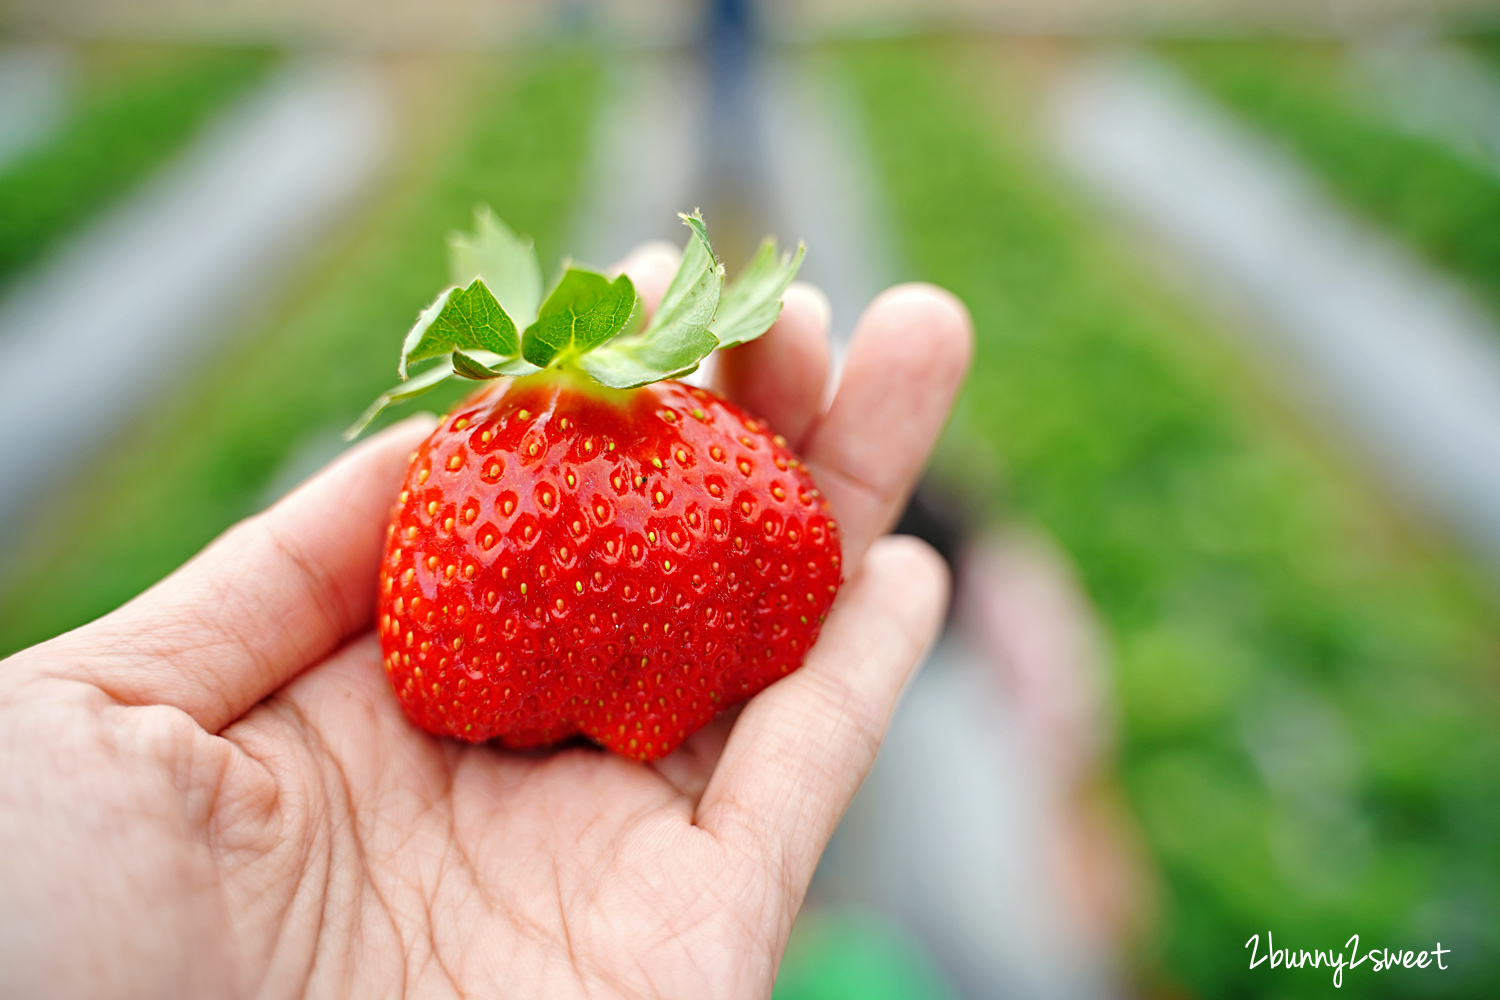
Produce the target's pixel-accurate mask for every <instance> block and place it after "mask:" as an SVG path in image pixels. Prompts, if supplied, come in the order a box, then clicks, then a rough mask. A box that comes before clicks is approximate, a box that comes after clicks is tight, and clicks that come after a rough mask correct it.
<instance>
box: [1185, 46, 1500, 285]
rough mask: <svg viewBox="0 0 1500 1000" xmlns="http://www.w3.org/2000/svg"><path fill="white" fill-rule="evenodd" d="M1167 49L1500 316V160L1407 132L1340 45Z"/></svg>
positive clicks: (1236, 109) (1363, 210) (1353, 203)
mask: <svg viewBox="0 0 1500 1000" xmlns="http://www.w3.org/2000/svg"><path fill="white" fill-rule="evenodd" d="M1162 52H1163V53H1164V54H1166V55H1167V56H1168V57H1169V58H1170V59H1172V61H1173V62H1175V63H1176V64H1177V65H1178V66H1179V67H1181V68H1182V69H1184V70H1186V71H1187V72H1188V73H1189V75H1190V76H1191V77H1192V79H1193V80H1194V81H1195V82H1197V83H1198V84H1199V85H1201V86H1202V87H1204V88H1205V89H1206V90H1207V91H1208V92H1209V93H1211V94H1212V95H1213V96H1214V97H1216V98H1217V99H1219V100H1221V101H1223V102H1224V103H1225V104H1226V105H1227V106H1228V107H1229V108H1230V109H1232V110H1233V111H1234V112H1235V113H1237V114H1239V115H1241V116H1243V117H1244V118H1245V119H1246V120H1248V121H1249V122H1251V123H1252V124H1254V125H1255V126H1257V127H1259V128H1260V129H1262V130H1263V131H1264V132H1265V133H1266V134H1267V135H1268V136H1270V137H1272V138H1273V139H1275V140H1277V141H1279V142H1281V143H1283V144H1285V145H1286V146H1287V147H1288V148H1289V149H1290V150H1291V152H1292V153H1294V154H1295V155H1296V156H1297V158H1298V159H1299V160H1301V161H1302V162H1303V163H1305V164H1306V165H1307V166H1309V167H1310V168H1312V170H1314V171H1315V172H1316V173H1317V174H1318V175H1319V177H1320V178H1321V179H1322V180H1323V181H1324V183H1326V184H1327V185H1328V186H1329V188H1330V189H1331V190H1332V191H1333V192H1334V193H1335V194H1336V195H1337V196H1339V197H1340V198H1341V199H1342V200H1343V201H1345V202H1346V203H1348V204H1349V205H1350V206H1351V207H1352V208H1354V209H1355V210H1356V211H1358V212H1360V213H1362V214H1363V215H1365V216H1366V217H1368V218H1369V219H1371V220H1372V221H1374V222H1376V223H1377V224H1379V225H1381V226H1384V227H1385V228H1387V229H1389V230H1390V231H1392V232H1394V233H1395V234H1396V235H1398V236H1400V237H1402V238H1404V239H1405V240H1407V241H1408V242H1409V243H1410V244H1411V245H1412V246H1414V247H1416V248H1417V249H1419V250H1420V251H1422V252H1423V253H1425V254H1426V255H1427V256H1428V258H1429V259H1430V260H1432V261H1433V263H1435V264H1437V265H1438V266H1439V267H1442V268H1444V269H1447V270H1449V271H1451V272H1452V273H1454V274H1455V275H1457V276H1459V277H1461V278H1463V279H1465V280H1467V281H1468V283H1469V284H1470V286H1471V287H1472V288H1473V289H1474V290H1475V291H1476V292H1477V293H1478V294H1479V295H1480V296H1481V297H1483V298H1485V299H1486V300H1487V301H1488V303H1489V305H1490V306H1491V307H1493V308H1495V309H1497V310H1500V161H1497V162H1492V163H1489V164H1486V163H1484V162H1483V161H1482V157H1479V156H1473V157H1468V156H1463V155H1460V153H1459V152H1458V151H1456V150H1454V149H1452V148H1450V147H1449V146H1448V145H1446V144H1444V143H1443V142H1442V141H1439V140H1438V139H1435V138H1429V137H1426V136H1420V135H1415V134H1412V133H1411V132H1409V131H1405V130H1403V129H1402V128H1401V127H1399V126H1398V124H1397V122H1396V116H1395V115H1394V114H1392V113H1391V112H1390V111H1389V110H1388V109H1387V108H1385V107H1384V106H1383V105H1382V102H1381V100H1379V99H1378V98H1376V97H1374V96H1372V95H1371V94H1370V93H1369V92H1368V91H1369V89H1370V88H1368V87H1365V86H1362V85H1361V82H1360V78H1359V76H1358V75H1357V73H1356V72H1355V71H1354V70H1353V67H1352V66H1351V61H1350V57H1349V55H1348V54H1347V53H1346V51H1345V49H1344V48H1343V47H1341V46H1338V45H1335V44H1331V43H1326V42H1275V43H1268V42H1245V41H1215V42H1181V43H1175V44H1171V45H1166V46H1163V47H1162ZM1453 99H1454V100H1460V99H1461V95H1454V96H1453ZM1474 138H1475V139H1476V140H1477V139H1479V137H1478V136H1475V137H1474ZM1491 155H1500V151H1492V154H1491Z"/></svg>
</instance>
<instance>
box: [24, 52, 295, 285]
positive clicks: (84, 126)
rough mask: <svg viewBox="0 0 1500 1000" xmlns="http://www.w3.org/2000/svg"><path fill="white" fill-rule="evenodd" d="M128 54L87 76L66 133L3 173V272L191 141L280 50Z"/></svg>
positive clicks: (40, 251)
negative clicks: (117, 65)
mask: <svg viewBox="0 0 1500 1000" xmlns="http://www.w3.org/2000/svg"><path fill="white" fill-rule="evenodd" d="M142 48H143V49H144V48H146V47H142ZM117 61H118V60H117ZM128 63H129V65H128V66H127V67H126V68H124V69H123V70H116V71H115V72H113V73H109V74H108V76H107V79H105V80H101V81H87V80H86V81H85V82H84V86H83V87H82V90H83V93H82V95H81V96H80V100H79V102H78V106H77V107H75V108H74V109H73V111H72V113H71V114H70V115H69V117H68V120H67V122H66V123H65V124H64V126H63V128H62V130H61V132H60V133H59V134H58V135H57V136H56V137H54V138H53V140H52V141H51V142H49V143H47V144H45V145H43V146H41V147H39V148H38V149H35V150H33V151H31V152H30V153H28V154H26V155H25V156H23V157H21V158H20V159H19V160H17V161H16V162H15V163H12V164H11V165H10V166H9V167H8V168H7V169H6V170H5V171H4V172H3V173H0V279H3V278H5V277H7V276H8V275H10V274H11V273H12V272H14V271H15V270H16V269H17V268H19V267H22V266H23V265H25V264H28V263H30V262H31V261H33V260H35V259H37V258H38V257H40V256H41V255H42V254H43V253H44V252H45V251H46V250H47V249H48V248H49V247H50V246H52V245H53V243H54V242H56V240H57V239H58V238H59V237H61V236H63V235H64V234H66V233H67V232H68V231H69V230H71V229H72V228H73V227H74V226H76V225H78V224H79V223H80V222H81V221H83V220H84V219H87V218H88V217H89V216H91V215H93V214H95V213H96V212H98V211H99V210H100V209H102V208H104V207H106V206H107V205H109V204H110V203H111V202H112V201H114V200H115V199H116V198H118V197H120V195H122V194H124V193H125V192H126V191H128V190H129V189H130V188H131V187H132V186H134V185H135V184H137V183H139V182H140V181H141V180H142V179H143V178H145V177H146V176H147V175H148V174H149V173H150V172H151V171H152V170H153V169H154V168H156V167H157V166H158V165H160V164H161V163H162V162H163V161H164V160H166V159H167V158H169V157H170V156H171V155H172V154H173V153H175V152H176V151H177V150H179V149H180V148H181V147H183V146H184V145H185V144H186V143H187V142H188V141H189V140H190V139H191V138H192V137H193V136H194V135H195V134H196V133H197V132H198V130H199V129H200V128H201V127H202V125H203V124H204V122H205V121H207V119H208V118H209V117H210V116H211V115H213V114H214V113H215V112H216V111H218V110H219V109H220V108H222V107H223V106H224V104H225V103H226V102H227V101H229V100H230V99H232V98H234V97H235V96H237V95H239V94H240V93H242V92H244V91H245V90H247V89H248V88H249V87H250V85H251V84H253V83H255V82H256V81H257V80H259V79H260V78H261V77H262V76H263V75H264V74H265V71H266V69H267V67H268V66H269V65H270V63H271V54H270V53H269V52H265V51H261V50H254V49H201V48H167V49H162V48H157V47H152V48H149V49H147V50H146V51H144V52H142V53H141V54H140V57H139V58H136V59H131V60H128Z"/></svg>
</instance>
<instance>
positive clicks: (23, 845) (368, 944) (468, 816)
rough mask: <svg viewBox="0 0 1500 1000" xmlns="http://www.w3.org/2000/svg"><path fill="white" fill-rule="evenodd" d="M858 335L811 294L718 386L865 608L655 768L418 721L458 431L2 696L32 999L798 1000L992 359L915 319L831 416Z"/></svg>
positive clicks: (871, 357) (379, 444)
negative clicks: (818, 494) (388, 538)
mask: <svg viewBox="0 0 1500 1000" xmlns="http://www.w3.org/2000/svg"><path fill="white" fill-rule="evenodd" d="M674 267H675V261H674V260H673V259H672V257H671V255H669V254H667V253H665V252H664V251H662V250H659V249H654V248H648V249H646V250H643V251H641V252H638V253H637V254H636V255H635V256H633V257H632V258H631V260H630V261H628V262H627V264H626V270H627V271H628V272H629V273H630V274H631V276H632V278H633V279H635V281H636V283H637V285H638V287H639V288H640V289H641V290H642V294H643V296H644V297H645V298H646V299H647V300H648V301H654V299H656V298H659V296H660V294H661V291H662V290H663V289H664V288H665V285H666V282H667V280H668V279H669V278H670V275H671V273H672V270H673V269H674ZM826 328H827V307H826V305H825V304H824V303H823V300H822V298H821V296H819V295H818V294H817V293H816V292H815V291H812V290H811V289H809V288H807V287H800V286H794V287H793V289H792V290H791V291H790V292H789V293H788V295H787V299H786V307H785V310H784V312H783V314H782V317H781V319H780V320H778V322H777V324H776V326H775V327H773V328H772V330H771V331H770V332H768V333H767V334H766V335H765V336H763V337H762V338H760V339H759V340H756V341H753V342H751V343H750V344H747V345H745V346H743V347H740V348H736V349H735V350H734V351H732V352H729V353H728V354H727V355H726V356H725V357H724V358H723V359H722V362H721V364H720V366H719V371H718V373H717V377H718V379H719V381H720V385H719V388H720V390H721V391H724V392H726V393H727V394H728V395H730V396H731V397H732V398H735V399H736V400H737V401H738V402H740V403H741V404H742V405H744V406H746V407H747V408H748V409H750V410H752V411H754V412H757V413H759V414H760V415H761V416H764V417H766V418H767V419H768V420H769V421H770V422H771V424H772V425H773V426H774V427H776V428H777V429H778V430H779V431H780V432H781V433H783V434H784V435H785V436H786V437H787V438H788V440H790V441H791V442H792V443H793V446H794V448H795V449H796V450H798V451H799V453H800V454H802V455H803V456H804V457H805V458H806V459H807V462H808V464H809V465H810V466H811V468H812V471H813V475H814V476H815V477H816V479H817V481H818V483H819V486H820V487H821V489H822V491H823V493H824V495H825V496H826V497H827V498H828V500H829V503H830V504H831V505H832V508H833V513H834V515H835V517H837V518H838V520H839V523H840V528H841V534H842V538H843V545H844V553H845V573H846V583H845V585H844V588H843V590H842V592H841V593H840V594H839V597H838V601H837V602H836V604H835V606H834V610H833V612H832V614H831V615H830V617H829V620H828V622H827V624H826V626H825V627H824V630H823V633H822V637H821V638H820V640H819V641H818V643H817V645H816V646H815V647H814V648H813V650H812V651H811V654H810V655H809V657H808V659H807V662H806V665H805V666H804V667H803V668H802V669H801V670H799V671H797V672H795V673H793V674H791V675H790V676H788V677H786V678H784V679H782V680H781V681H778V682H777V683H776V684H773V685H772V686H771V687H769V688H767V689H766V690H765V691H763V692H762V693H761V694H759V695H757V696H756V697H755V698H753V699H752V700H751V701H749V702H748V703H747V704H746V705H745V706H744V707H743V709H742V710H739V711H734V710H731V711H729V712H726V713H724V714H723V715H721V716H720V717H719V718H718V719H717V720H715V721H714V722H713V723H711V724H710V725H709V726H708V727H706V728H705V729H703V730H701V731H700V732H698V733H696V734H695V735H693V736H692V737H691V738H690V739H689V740H688V741H687V743H686V744H684V745H683V747H681V748H680V749H679V750H678V751H677V752H675V753H673V754H671V755H670V756H668V757H666V758H664V759H662V760H661V761H658V762H657V763H656V764H655V765H642V764H636V763H631V762H629V761H626V760H624V759H622V758H619V757H616V756H614V755H612V754H608V753H605V752H602V751H599V750H594V749H589V748H581V747H572V748H568V749H562V750H558V751H554V752H550V753H539V754H515V753H510V752H506V751H503V750H500V749H497V748H495V747H492V746H485V745H482V746H470V745H465V744H461V743H457V742H453V741H449V740H443V739H437V738H434V737H432V736H429V735H428V734H426V733H424V732H422V731H420V730H418V729H417V728H415V727H414V726H413V725H411V724H410V723H409V722H408V721H407V719H406V718H405V716H404V715H403V714H402V712H401V709H400V707H399V705H398V704H397V701H396V698H395V696H394V694H393V693H392V692H391V691H390V689H389V685H388V682H387V681H386V678H385V676H384V673H383V671H382V670H381V669H380V652H379V646H378V643H377V641H376V639H375V637H374V635H373V633H372V631H371V617H372V609H373V607H374V591H375V585H374V581H375V577H376V570H377V564H378V560H379V558H380V552H381V543H382V540H383V534H384V528H385V524H386V520H387V516H388V512H389V504H390V501H391V498H392V496H393V495H394V493H395V491H396V489H397V487H398V484H399V481H400V479H401V476H402V474H403V472H404V470H405V465H406V462H407V456H408V455H409V453H410V452H411V450H412V449H413V448H414V447H415V446H416V445H417V443H418V442H419V441H420V440H421V439H422V438H423V436H425V435H426V434H427V433H428V432H429V431H430V430H431V428H432V426H433V423H432V421H431V419H430V418H422V417H418V418H412V419H411V420H408V421H406V422H404V423H401V424H398V425H396V426H395V427H392V428H391V429H389V430H388V431H386V432H385V433H383V434H381V435H379V436H377V437H375V438H374V439H372V440H370V441H368V442H366V443H365V444H363V445H361V446H359V447H357V448H355V449H352V450H351V451H350V452H348V453H347V454H345V455H344V456H343V457H342V458H341V459H339V460H338V461H337V462H335V463H333V464H332V465H331V466H330V467H328V468H327V469H325V470H324V471H323V472H321V473H320V474H319V475H317V476H316V477H314V478H313V479H311V480H310V481H308V482H307V483H306V484H304V485H303V486H302V487H300V488H299V489H298V490H296V491H295V492H293V493H292V494H291V495H289V496H288V497H286V498H285V499H284V500H282V501H281V502H279V503H278V504H276V505H275V506H274V507H272V508H271V509H270V510H268V511H266V512H264V513H262V514H260V515H257V516H256V517H253V518H250V519H248V520H246V521H244V522H242V523H240V524H239V525H237V526H235V527H234V528H232V529H230V530H229V531H228V532H226V533H225V534H224V535H223V536H222V537H221V538H219V539H218V540H217V541H215V542H214V543H213V544H212V545H210V546H209V547H208V548H207V549H205V550H204V551H203V552H202V553H201V554H199V555H198V556H197V557H196V558H194V559H193V560H192V561H191V562H189V563H188V564H187V565H185V566H184V567H182V568H181V569H180V570H178V571H177V572H176V573H174V574H173V575H172V576H170V577H168V578H167V579H166V580H164V581H162V582H161V583H160V584H158V585H157V586H156V587H154V588H152V589H151V590H149V591H147V592H146V593H145V594H142V595H141V596H140V597H138V598H136V599H135V600H134V601H132V602H130V603H129V604H127V605H125V606H124V607H122V608H120V609H119V610H118V611H116V612H114V613H112V614H110V615H108V616H106V617H104V618H102V619H100V620H98V621H96V622H94V623H92V624H90V625H87V626H84V627H83V628H80V629H77V630H75V631H73V632H70V633H68V634H66V635H64V636H60V637H58V638H56V639H53V640H51V641H50V642H46V643H43V644H41V645H39V646H35V647H33V648H31V649H28V650H25V651H24V652H22V653H19V654H17V655H16V656H14V657H12V658H11V659H9V660H7V661H5V663H4V664H3V665H0V913H3V916H0V995H4V996H6V997H27V996H46V997H70V996H87V997H90V998H101V997H110V996H121V997H168V996H189V997H209V996H215V997H217V996H250V995H254V996H265V997H274V996H287V995H290V996H296V995H337V996H343V995H359V996H365V995H395V994H398V993H399V994H401V995H406V994H407V993H414V994H417V995H422V996H429V995H430V996H445V995H455V996H456V995H479V996H505V997H531V996H536V997H549V998H558V997H569V996H585V995H587V996H590V997H604V996H611V997H613V996H620V997H636V996H652V997H692V998H701V997H726V998H727V997H765V996H767V995H769V993H770V990H771V985H772V982H773V980H774V978H775V975H776V970H777V967H778V964H779V962H780V957H781V952H782V948H783V947H784V945H785V943H786V940H787V935H788V934H789V932H790V930H791V926H792V921H793V919H794V918H795V916H796V914H797V910H798V908H799V906H800V905H801V902H802V897H803V894H804V892H805V891H806V888H807V885H808V882H809V880H810V879H811V877H812V873H813V869H814V867H815V865H816V863H817V860H818V857H819V855H820V854H821V853H822V850H823V847H824V845H825V844H826V843H827V840H828V837H829V836H830V834H831V833H832V832H833V828H834V826H835V824H836V823H837V822H838V819H839V817H840V816H841V815H842V813H843V811H844V808H845V806H846V805H847V804H848V802H849V800H850V798H851V797H852V796H853V794H854V792H855V790H856V789H857V788H858V786H859V784H860V782H861V780H863V777H864V775H865V773H866V771H867V770H868V769H869V767H870V764H871V762H872V761H873V759H874V755H875V751H876V749H877V747H878V746H879V743H880V739H881V736H882V734H883V732H884V729H885V725H886V721H887V719H888V718H889V716H890V713H891V711H892V709H893V707H894V705H895V701H896V698H897V696H898V694H899V693H900V690H901V688H902V686H903V684H904V683H905V681H906V679H907V677H908V675H909V674H910V672H911V670H912V669H913V667H914V665H915V663H916V660H917V658H918V656H919V655H920V653H921V651H922V649H923V647H924V646H925V645H926V644H927V642H928V641H929V639H930V638H931V636H932V635H933V633H934V631H935V629H936V628H937V625H938V622H939V620H940V616H941V609H942V605H943V601H944V595H945V590H946V580H945V576H944V573H943V570H942V567H941V564H940V563H939V562H938V560H937V558H936V557H935V555H934V554H933V553H932V552H931V550H929V549H928V548H926V547H925V546H924V545H922V544H921V543H920V542H917V541H914V540H911V539H899V538H880V537H879V536H881V535H882V534H883V533H884V532H885V531H886V530H887V529H888V528H889V527H890V525H891V524H892V522H893V520H894V518H895V516H896V514H897V513H898V512H899V510H900V507H901V504H902V502H903V501H904V499H905V497H906V495H907V493H908V492H909V490H910V488H911V486H912V484H913V482H914V480H915V478H916V476H917V475H918V474H919V473H920V471H921V468H922V465H923V463H924V461H925V459H926V456H927V453H928V450H929V449H930V447H931V445H932V442H933V440H934V438H935V436H936V434H937V432H938V431H939V429H940V427H941V425H942V422H943V420H944V418H945V416H946V414H947V411H948V409H949V406H950V405H951V402H952V398H953V395H954V393H955V391H956V390H957V387H958V384H959V382H960V380H961V378H962V374H963V370H964V368H965V365H966V363H967V359H968V353H969V349H970V347H969V342H970V332H969V326H968V319H967V316H966V314H965V313H964V311H963V308H962V307H961V306H960V305H958V303H957V302H956V301H955V300H953V299H952V298H951V297H950V296H948V295H947V294H946V293H942V292H939V291H937V290H935V289H932V288H929V287H925V286H904V287H901V288H897V289H893V290H891V291H889V292H887V293H885V294H884V295H882V296H881V297H880V298H879V299H877V300H876V301H875V303H873V304H872V305H871V307H870V308H869V309H868V310H867V312H866V313H865V315H864V317H863V318H862V319H861V321H860V324H859V328H858V330H857V332H856V335H855V338H854V340H853V342H852V345H851V348H850V351H849V356H848V359H847V363H846V365H845V367H844V372H843V376H842V380H841V382H840V385H839V388H838V391H837V394H836V395H835V397H834V399H833V402H832V404H831V405H830V406H829V408H828V409H827V410H826V411H823V410H822V408H821V402H820V401H821V398H822V392H823V385H824V382H825V380H826V377H827V371H828V349H827V344H826ZM163 516H171V513H170V511H164V512H163Z"/></svg>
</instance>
